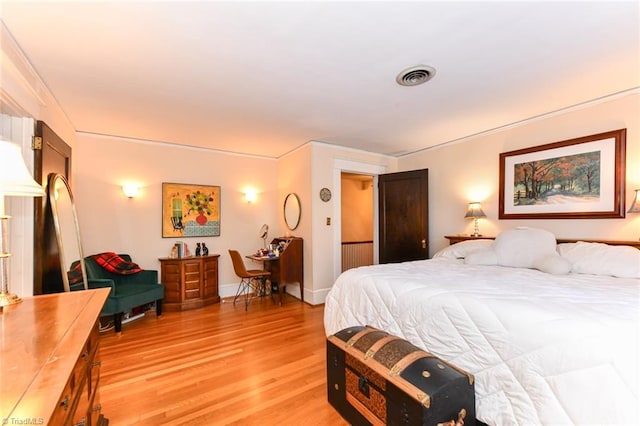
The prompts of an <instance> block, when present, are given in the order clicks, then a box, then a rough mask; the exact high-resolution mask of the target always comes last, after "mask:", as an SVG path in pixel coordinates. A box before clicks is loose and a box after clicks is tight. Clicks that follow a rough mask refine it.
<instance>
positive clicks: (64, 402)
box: [60, 396, 69, 409]
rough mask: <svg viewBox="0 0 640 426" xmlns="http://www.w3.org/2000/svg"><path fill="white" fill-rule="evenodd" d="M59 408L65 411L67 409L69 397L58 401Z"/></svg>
mask: <svg viewBox="0 0 640 426" xmlns="http://www.w3.org/2000/svg"><path fill="white" fill-rule="evenodd" d="M60 406H61V407H62V408H65V409H67V408H69V396H65V397H64V399H63V400H62V401H60Z"/></svg>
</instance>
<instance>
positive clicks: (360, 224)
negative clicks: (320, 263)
mask: <svg viewBox="0 0 640 426" xmlns="http://www.w3.org/2000/svg"><path fill="white" fill-rule="evenodd" d="M373 190H374V188H373V176H371V175H365V174H358V173H349V172H342V173H341V178H340V197H341V199H340V205H341V207H340V208H341V225H342V226H341V259H342V262H341V263H342V268H341V269H342V270H341V272H344V271H346V270H347V269H352V268H357V267H359V266H368V265H373V234H374V191H373Z"/></svg>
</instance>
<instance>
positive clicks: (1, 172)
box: [0, 140, 44, 197]
mask: <svg viewBox="0 0 640 426" xmlns="http://www.w3.org/2000/svg"><path fill="white" fill-rule="evenodd" d="M3 195H10V196H11V195H13V196H31V197H42V196H44V189H42V186H40V185H38V183H37V182H36V181H35V180H33V177H32V176H31V173H30V172H29V170H28V169H27V166H26V164H25V163H24V159H23V158H22V152H21V149H20V146H18V145H16V144H14V143H11V142H7V141H3V140H0V196H3Z"/></svg>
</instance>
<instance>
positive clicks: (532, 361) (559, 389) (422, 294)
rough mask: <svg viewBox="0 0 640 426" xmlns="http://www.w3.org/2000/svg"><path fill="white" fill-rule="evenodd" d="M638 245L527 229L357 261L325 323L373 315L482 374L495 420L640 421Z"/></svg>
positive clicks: (484, 400) (480, 399) (333, 327)
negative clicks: (412, 256) (368, 262)
mask: <svg viewBox="0 0 640 426" xmlns="http://www.w3.org/2000/svg"><path fill="white" fill-rule="evenodd" d="M538 246H540V247H542V246H544V248H543V249H540V247H538ZM638 248H640V246H636V247H630V246H614V245H610V244H601V243H592V242H572V243H563V244H557V243H556V239H555V236H553V234H551V233H548V232H546V231H544V230H536V229H529V228H527V229H514V230H509V231H505V232H503V233H501V234H500V235H498V237H497V238H496V240H495V241H490V240H480V241H469V242H463V243H459V244H456V245H453V246H450V247H447V248H446V249H443V250H441V251H440V252H438V253H437V254H436V255H435V256H434V258H432V259H430V260H422V261H413V262H405V263H397V264H385V265H374V266H367V267H360V268H355V269H351V270H348V271H345V272H344V273H343V274H342V275H340V277H339V278H338V279H337V280H336V282H335V284H334V286H333V288H332V290H331V291H330V292H329V294H328V296H327V299H326V305H325V318H324V324H325V331H326V334H327V335H331V334H333V333H335V332H337V331H339V330H341V329H343V328H346V327H349V326H354V325H371V326H373V327H377V328H381V329H383V330H385V331H387V332H389V333H392V334H395V335H398V336H401V337H403V338H405V339H407V340H409V341H410V342H412V343H414V344H415V345H417V346H420V347H421V348H423V349H425V350H427V351H429V352H431V353H433V354H435V355H437V356H439V357H441V358H443V359H445V360H447V361H449V362H451V363H453V364H455V365H457V366H459V367H461V368H462V369H464V370H466V371H468V372H470V373H472V374H473V375H474V376H475V391H476V417H477V419H478V420H480V421H482V422H484V423H487V424H489V425H514V424H520V425H528V424H548V425H557V424H598V425H602V424H611V425H623V424H638V423H639V415H638V410H639V408H638V407H639V403H638V382H639V375H640V371H639V369H638V363H639V361H638V358H639V352H638V346H639V339H640V327H639V320H640V314H639V312H640V308H639V306H640V303H639V300H640V279H639V278H640V250H638ZM505 263H508V265H506V264H505Z"/></svg>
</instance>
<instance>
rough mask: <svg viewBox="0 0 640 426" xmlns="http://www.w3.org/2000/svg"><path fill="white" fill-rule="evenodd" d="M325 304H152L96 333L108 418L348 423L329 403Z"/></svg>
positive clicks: (115, 421)
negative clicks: (181, 307) (171, 308)
mask: <svg viewBox="0 0 640 426" xmlns="http://www.w3.org/2000/svg"><path fill="white" fill-rule="evenodd" d="M323 313H324V307H323V306H315V307H314V306H310V305H308V304H306V303H301V302H300V301H299V300H297V299H295V298H293V297H291V296H287V297H286V299H285V303H284V304H283V306H282V307H280V306H278V305H276V304H274V303H273V302H272V301H271V299H270V298H268V297H266V298H256V299H254V300H253V302H252V303H251V305H250V306H249V310H248V311H247V312H245V310H244V305H243V304H241V303H239V304H236V306H235V307H234V306H233V303H231V301H229V300H225V301H224V302H223V303H221V304H217V305H211V306H206V307H204V308H201V309H196V310H191V311H185V312H165V313H164V314H163V315H162V316H160V317H158V318H156V315H155V311H154V310H152V311H150V312H147V314H146V315H145V317H144V318H141V319H138V320H135V321H132V322H130V323H128V324H124V325H123V327H122V334H121V335H119V336H118V335H117V334H116V333H114V332H113V330H111V331H107V332H103V333H101V337H100V345H101V346H100V353H101V358H102V367H101V372H100V374H101V377H100V398H101V401H102V412H103V413H104V415H105V416H106V417H107V418H108V419H109V421H110V423H109V424H110V425H111V426H121V425H154V426H155V425H182V424H190V425H346V424H347V423H346V422H345V421H344V420H343V419H342V418H341V417H340V415H339V414H338V413H337V412H336V411H335V410H334V409H333V408H332V407H331V406H330V405H329V403H328V402H327V391H326V371H325V369H326V366H325V356H326V355H325V350H326V348H325V334H324V326H323V322H322V318H323Z"/></svg>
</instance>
